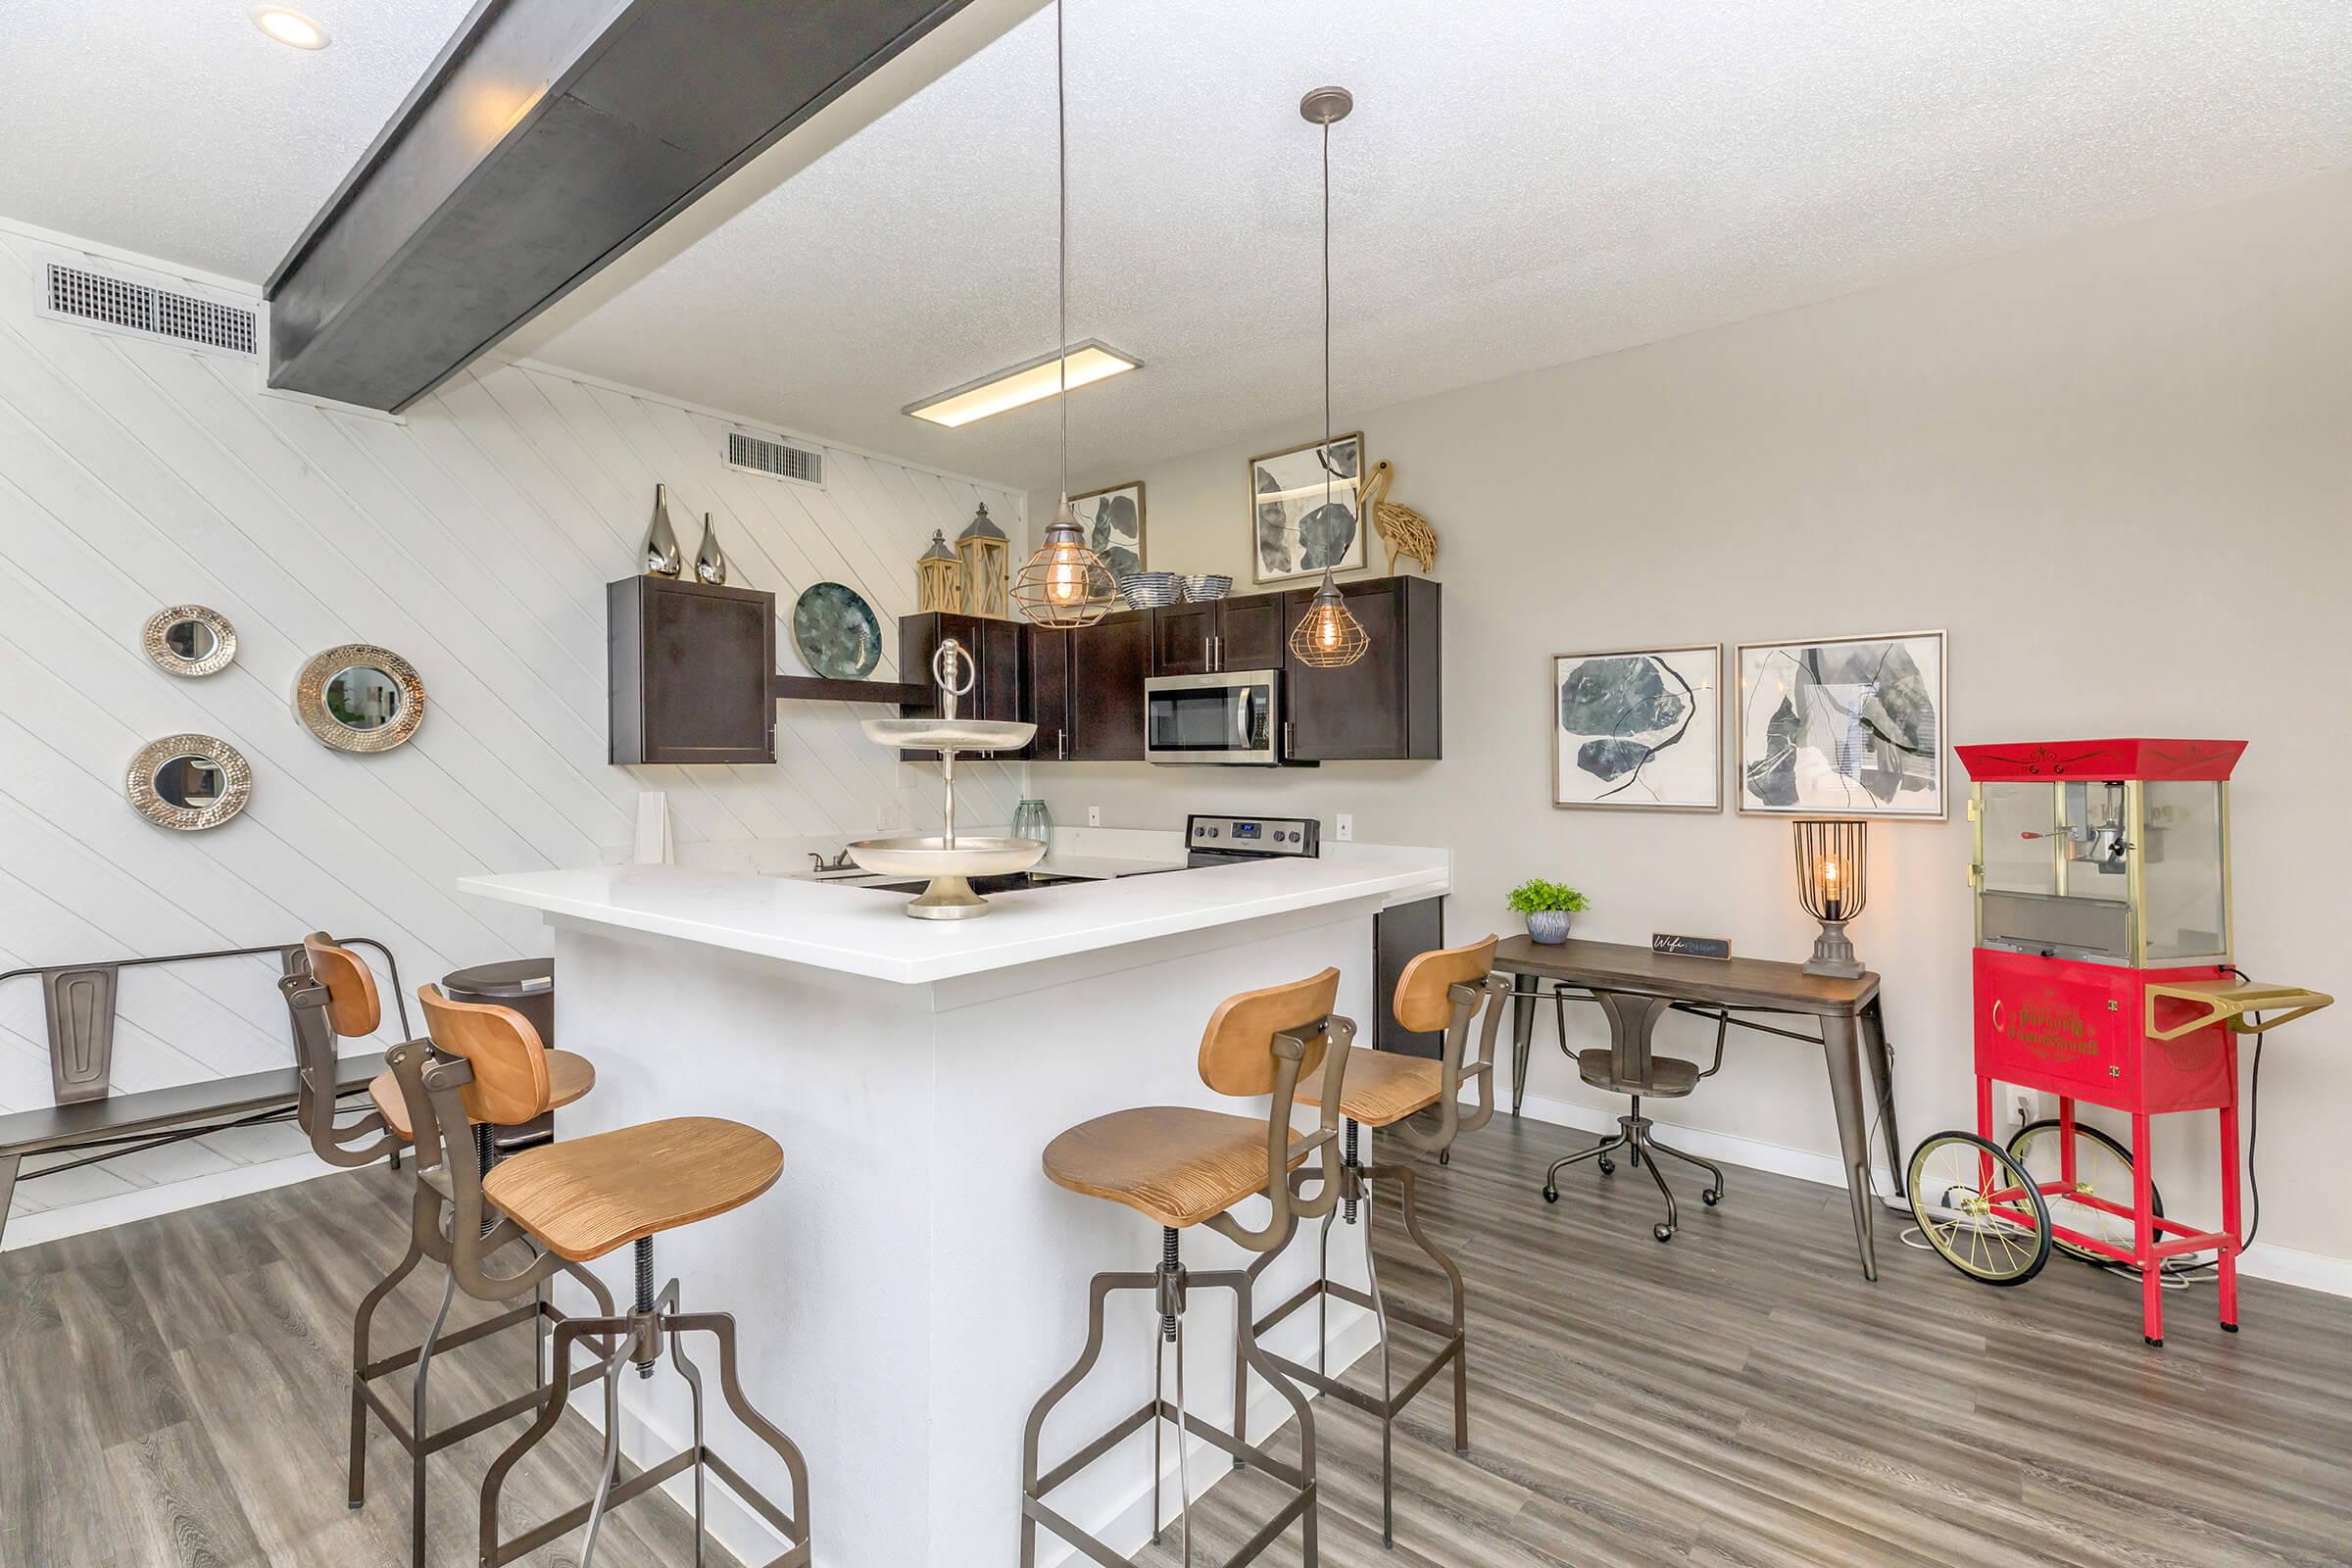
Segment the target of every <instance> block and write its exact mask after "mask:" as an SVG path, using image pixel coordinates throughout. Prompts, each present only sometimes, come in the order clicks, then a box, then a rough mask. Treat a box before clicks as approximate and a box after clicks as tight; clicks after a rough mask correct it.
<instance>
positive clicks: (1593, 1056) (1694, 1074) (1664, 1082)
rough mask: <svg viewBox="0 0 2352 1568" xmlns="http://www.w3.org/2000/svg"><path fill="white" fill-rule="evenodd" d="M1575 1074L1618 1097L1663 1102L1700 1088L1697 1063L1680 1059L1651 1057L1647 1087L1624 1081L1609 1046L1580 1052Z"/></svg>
mask: <svg viewBox="0 0 2352 1568" xmlns="http://www.w3.org/2000/svg"><path fill="white" fill-rule="evenodd" d="M1576 1071H1577V1076H1578V1077H1580V1078H1582V1079H1584V1081H1585V1082H1587V1083H1589V1084H1591V1085H1592V1086H1593V1088H1595V1089H1606V1090H1608V1091H1609V1092H1610V1093H1611V1094H1617V1095H1653V1096H1655V1097H1657V1098H1658V1099H1660V1100H1672V1099H1676V1098H1679V1097H1680V1096H1683V1095H1687V1094H1689V1093H1690V1092H1691V1090H1692V1089H1693V1088H1695V1087H1697V1084H1698V1063H1696V1062H1694V1061H1685V1060H1683V1059H1682V1058H1681V1057H1679V1056H1652V1057H1650V1058H1649V1082H1648V1083H1645V1084H1637V1083H1629V1082H1626V1081H1623V1080H1621V1079H1619V1078H1618V1076H1617V1058H1616V1056H1615V1055H1614V1054H1612V1053H1611V1052H1610V1051H1609V1048H1608V1047H1606V1046H1600V1047H1596V1048H1594V1049H1593V1050H1591V1051H1580V1052H1578V1053H1577V1054H1576Z"/></svg>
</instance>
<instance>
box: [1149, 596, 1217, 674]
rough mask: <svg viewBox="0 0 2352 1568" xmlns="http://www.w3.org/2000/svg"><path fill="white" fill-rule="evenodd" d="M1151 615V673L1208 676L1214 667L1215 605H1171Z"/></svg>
mask: <svg viewBox="0 0 2352 1568" xmlns="http://www.w3.org/2000/svg"><path fill="white" fill-rule="evenodd" d="M1151 622H1152V674H1154V675H1205V674H1207V673H1208V672H1209V670H1210V668H1212V667H1213V666H1212V665H1211V664H1210V663H1209V652H1210V648H1211V644H1210V641H1209V640H1210V639H1211V638H1213V637H1215V636H1216V634H1217V607H1216V606H1215V605H1213V604H1207V605H1169V606H1167V607H1166V608H1165V609H1162V610H1154V611H1152V612H1151Z"/></svg>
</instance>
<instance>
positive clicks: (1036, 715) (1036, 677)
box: [1022, 626, 1072, 762]
mask: <svg viewBox="0 0 2352 1568" xmlns="http://www.w3.org/2000/svg"><path fill="white" fill-rule="evenodd" d="M1024 633H1025V638H1026V642H1027V648H1026V650H1025V653H1026V659H1027V664H1028V671H1027V673H1028V683H1029V711H1028V712H1026V713H1024V714H1023V715H1022V716H1023V717H1024V718H1027V719H1029V720H1031V721H1032V722H1034V723H1035V724H1036V725H1037V739H1035V740H1034V741H1031V742H1030V743H1029V750H1028V752H1027V753H1026V755H1027V756H1029V757H1031V758H1034V759H1036V760H1038V761H1041V762H1058V761H1064V760H1068V758H1069V756H1070V751H1069V736H1070V638H1071V635H1072V634H1071V633H1069V632H1066V631H1048V630H1047V629H1046V628H1044V627H1043V626H1029V627H1025V628H1024Z"/></svg>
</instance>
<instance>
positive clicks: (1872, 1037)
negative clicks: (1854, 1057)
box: [1861, 997, 1906, 1198]
mask: <svg viewBox="0 0 2352 1568" xmlns="http://www.w3.org/2000/svg"><path fill="white" fill-rule="evenodd" d="M1861 1024H1862V1047H1863V1050H1864V1051H1866V1052H1868V1053H1869V1054H1870V1075H1871V1077H1872V1079H1873V1080H1875V1081H1876V1082H1877V1084H1878V1086H1879V1101H1878V1110H1879V1125H1880V1126H1881V1127H1883V1128H1884V1129H1886V1136H1887V1174H1888V1175H1889V1176H1890V1177H1891V1178H1892V1179H1893V1182H1894V1196H1895V1197H1897V1198H1902V1197H1904V1196H1906V1195H1905V1194H1904V1192H1903V1141H1902V1138H1901V1136H1900V1135H1899V1134H1897V1133H1896V1132H1895V1130H1894V1053H1893V1052H1892V1051H1890V1050H1888V1049H1887V1016H1886V1014H1885V1013H1882V1012H1881V1011H1880V1010H1879V999H1878V998H1877V997H1873V998H1871V999H1870V1005H1868V1006H1866V1007H1864V1008H1863V1009H1862V1018H1861Z"/></svg>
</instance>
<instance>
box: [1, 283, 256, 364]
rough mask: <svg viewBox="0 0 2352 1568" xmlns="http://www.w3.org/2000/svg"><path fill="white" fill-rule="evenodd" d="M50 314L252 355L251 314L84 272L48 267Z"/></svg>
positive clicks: (197, 297)
mask: <svg viewBox="0 0 2352 1568" xmlns="http://www.w3.org/2000/svg"><path fill="white" fill-rule="evenodd" d="M47 305H48V310H49V314H50V315H52V316H62V317H66V318H68V319H73V320H76V321H89V322H92V323H94V324H96V325H99V326H109V327H115V328H117V329H119V330H122V331H126V332H139V333H143V334H145V335H146V336H149V337H161V338H170V339H172V340H173V341H174V342H179V343H187V344H191V345H193V346H195V347H197V348H203V349H213V350H216V351H218V352H220V353H222V354H241V355H244V356H245V357H246V358H248V359H250V358H252V356H253V351H254V312H253V311H252V309H251V308H250V307H247V306H242V305H227V304H223V303H221V301H219V300H210V299H205V298H203V297H202V296H200V295H195V294H183V293H179V292H177V291H175V290H172V289H166V288H155V287H152V286H150V285H148V284H146V283H134V282H132V281H131V280H130V279H129V278H126V277H113V276H109V275H108V274H107V273H104V272H93V271H91V270H88V269H87V268H81V267H65V266H61V265H59V264H58V263H56V262H51V263H50V264H49V298H48V301H47Z"/></svg>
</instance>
